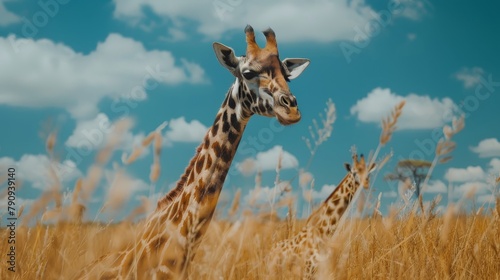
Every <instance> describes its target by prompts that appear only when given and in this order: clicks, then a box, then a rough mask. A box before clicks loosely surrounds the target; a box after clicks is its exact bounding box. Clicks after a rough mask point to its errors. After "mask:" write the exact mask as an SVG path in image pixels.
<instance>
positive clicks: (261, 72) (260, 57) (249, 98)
mask: <svg viewBox="0 0 500 280" xmlns="http://www.w3.org/2000/svg"><path fill="white" fill-rule="evenodd" d="M245 33H246V41H247V52H246V55H244V56H239V57H238V56H236V55H235V53H234V51H233V49H231V48H229V47H227V46H224V45H222V44H220V43H214V45H213V47H214V50H215V55H216V56H217V59H218V60H219V62H220V63H221V64H222V66H224V67H225V68H227V69H228V70H229V71H230V72H231V73H232V74H233V75H234V76H235V77H236V78H237V81H236V82H237V83H238V85H239V88H240V92H239V93H238V96H237V97H235V98H236V100H237V101H238V103H239V104H241V106H239V108H240V109H239V110H240V112H239V113H240V114H244V115H252V114H259V115H263V116H268V117H276V118H277V119H278V121H279V122H280V123H281V124H283V125H288V124H293V123H296V122H298V121H299V120H300V117H301V116H300V111H299V109H298V107H297V100H296V99H295V96H294V95H293V94H292V92H291V91H290V88H289V87H288V83H287V82H288V81H290V80H292V79H295V78H296V77H298V76H299V75H300V74H301V73H302V71H304V69H305V68H306V67H307V66H308V65H309V60H308V59H303V58H287V59H284V60H280V59H279V55H278V46H277V43H276V35H275V34H274V31H273V30H272V29H270V28H269V29H267V30H265V31H264V35H265V36H266V41H267V42H266V46H265V47H264V48H260V47H259V46H258V45H257V42H256V41H255V34H254V31H253V28H252V27H251V26H250V25H247V27H246V28H245ZM237 108H238V106H237ZM237 110H238V109H237Z"/></svg>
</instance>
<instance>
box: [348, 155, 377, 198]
mask: <svg viewBox="0 0 500 280" xmlns="http://www.w3.org/2000/svg"><path fill="white" fill-rule="evenodd" d="M345 168H346V169H347V171H348V172H349V174H350V175H352V176H353V178H354V181H355V184H356V185H357V186H359V185H361V186H363V187H364V188H365V189H366V188H368V187H369V186H370V178H369V175H370V173H372V172H373V171H374V170H375V163H374V162H373V163H372V164H370V166H368V167H367V166H366V161H365V157H364V156H363V154H361V157H360V158H359V160H358V155H357V154H356V153H354V154H353V155H352V165H351V164H349V163H345Z"/></svg>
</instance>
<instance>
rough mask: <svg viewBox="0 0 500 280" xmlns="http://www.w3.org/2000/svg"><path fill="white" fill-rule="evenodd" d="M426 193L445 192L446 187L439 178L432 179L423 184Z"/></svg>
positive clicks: (446, 190)
mask: <svg viewBox="0 0 500 280" xmlns="http://www.w3.org/2000/svg"><path fill="white" fill-rule="evenodd" d="M424 188H425V192H426V193H446V192H448V188H447V187H446V184H445V183H444V182H443V181H441V180H432V181H429V183H428V184H427V185H426V186H424Z"/></svg>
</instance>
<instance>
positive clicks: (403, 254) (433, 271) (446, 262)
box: [0, 207, 500, 279]
mask: <svg viewBox="0 0 500 280" xmlns="http://www.w3.org/2000/svg"><path fill="white" fill-rule="evenodd" d="M495 211H496V213H497V214H496V216H494V215H482V214H479V215H468V216H467V215H455V214H453V213H452V212H451V210H450V211H449V213H447V214H446V215H444V217H435V216H432V215H430V216H424V215H414V214H408V215H406V216H404V217H400V218H396V217H387V218H373V219H372V218H370V219H362V220H353V221H348V222H346V224H345V227H344V229H342V230H340V232H339V234H338V235H337V238H336V239H335V240H332V241H331V242H330V243H329V244H328V247H327V248H325V249H326V250H327V251H329V255H328V257H327V258H326V260H325V261H324V265H323V266H322V268H321V269H320V271H319V272H318V276H319V278H321V279H500V262H499V259H500V219H498V212H499V211H500V209H499V208H498V207H497V208H496V210H495ZM293 224H295V226H293V225H292V223H290V222H287V221H273V220H272V219H265V218H259V217H254V216H248V217H246V218H245V219H244V221H242V222H232V223H229V222H225V221H214V222H213V223H212V225H211V226H210V231H209V233H208V235H207V236H206V237H205V239H204V241H203V242H202V245H201V246H200V248H199V251H198V255H197V256H196V258H195V261H194V263H193V265H192V266H191V268H190V275H191V277H192V278H193V279H301V269H300V267H289V268H283V270H282V274H281V275H270V274H269V272H268V271H267V268H266V265H265V264H266V257H267V256H268V253H269V251H270V249H271V247H272V244H273V243H274V242H275V241H276V240H280V239H282V238H285V237H287V236H291V235H292V234H293V233H295V232H296V231H297V230H298V229H300V224H301V222H300V221H296V222H294V223H293ZM140 226H141V224H140V223H139V224H131V223H127V222H123V223H119V224H111V225H105V224H90V223H84V224H72V223H67V222H65V223H59V224H57V225H53V226H44V225H37V226H34V227H29V228H28V227H21V228H19V229H18V230H17V244H18V249H17V250H18V251H17V252H18V256H17V263H18V265H17V271H16V272H15V273H11V272H8V271H7V266H6V263H5V262H2V266H1V272H0V278H1V279H72V277H74V276H75V273H77V272H78V271H79V270H80V269H81V268H83V267H84V266H85V265H87V264H88V263H90V262H91V261H92V260H94V259H95V258H97V257H99V256H101V255H103V254H105V253H108V252H112V251H115V250H120V249H123V248H125V247H126V246H127V244H130V243H132V242H134V233H135V232H136V231H137V229H138V227H140ZM1 234H2V238H3V240H5V239H6V238H5V235H6V231H5V230H2V233H1ZM6 247H7V244H6V242H2V245H1V246H0V250H1V251H2V252H6V251H7V248H6Z"/></svg>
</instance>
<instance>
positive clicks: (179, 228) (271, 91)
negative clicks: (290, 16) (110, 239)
mask: <svg viewBox="0 0 500 280" xmlns="http://www.w3.org/2000/svg"><path fill="white" fill-rule="evenodd" d="M263 33H264V35H265V37H266V45H265V47H263V48H260V47H259V46H258V44H257V42H256V41H255V34H254V30H253V28H252V27H251V26H250V25H247V26H246V28H245V34H246V42H247V50H246V55H244V56H239V57H238V56H236V55H235V52H234V51H233V49H231V48H230V47H227V46H225V45H223V44H220V43H214V44H213V48H214V51H215V55H216V57H217V59H218V61H219V62H220V64H222V66H223V67H225V68H226V69H227V70H229V72H230V73H231V74H232V75H233V76H234V77H235V81H234V83H233V84H232V86H231V87H230V88H229V91H228V92H227V94H226V97H225V99H224V101H223V103H222V106H221V107H220V109H219V111H218V113H217V115H216V117H215V120H214V122H213V125H212V126H211V127H210V128H209V129H208V131H207V133H206V135H205V137H204V139H203V141H202V143H201V144H200V146H199V147H198V148H197V150H196V153H195V156H194V157H193V158H192V159H191V161H190V163H189V165H188V167H187V168H186V170H185V172H184V174H183V175H182V176H181V178H180V180H179V181H178V182H177V185H176V187H175V188H174V189H172V190H171V191H170V192H169V193H168V194H167V195H165V196H164V197H163V198H161V199H160V200H159V201H158V204H157V208H156V210H155V211H154V212H153V213H152V214H151V215H150V216H149V217H148V218H147V220H146V222H145V225H144V228H143V229H142V230H141V232H140V234H139V237H138V240H137V241H136V243H135V244H134V245H133V246H132V248H130V249H128V250H125V251H122V252H118V253H114V254H110V255H106V256H104V257H101V258H100V259H98V260H97V261H96V262H94V263H93V264H91V265H90V266H89V267H87V268H85V269H84V270H83V272H82V274H83V278H86V279H88V278H92V279H95V278H97V279H108V278H109V279H172V278H186V277H187V269H188V266H189V263H190V261H191V260H192V259H193V257H194V253H195V250H196V248H197V247H198V244H199V242H200V239H201V237H202V236H203V235H204V233H205V232H206V230H207V227H208V225H209V223H210V221H211V218H212V216H213V214H214V212H215V208H216V204H217V200H218V198H219V195H220V192H221V190H222V186H223V183H224V180H225V178H226V175H227V172H228V170H229V167H230V165H231V162H232V160H233V157H234V154H235V153H236V149H237V148H238V144H239V142H240V140H241V137H242V135H243V131H244V130H245V127H246V125H247V123H248V121H249V119H250V117H251V116H253V115H255V114H257V115H262V116H266V117H275V118H277V120H278V122H279V123H280V124H282V125H291V124H294V123H297V122H299V121H300V119H301V114H300V111H299V109H298V106H297V101H296V98H295V96H294V95H293V94H292V93H291V91H290V89H289V87H288V83H287V82H288V81H289V80H291V79H294V78H296V77H298V76H299V75H300V74H301V73H302V72H303V71H304V69H305V68H306V67H307V66H308V65H309V63H310V62H309V60H308V59H303V58H289V59H284V60H283V61H281V60H280V59H279V55H278V48H277V42H276V35H275V33H274V31H273V30H272V29H271V28H269V29H267V30H265V31H264V32H263ZM82 274H81V275H82Z"/></svg>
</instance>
